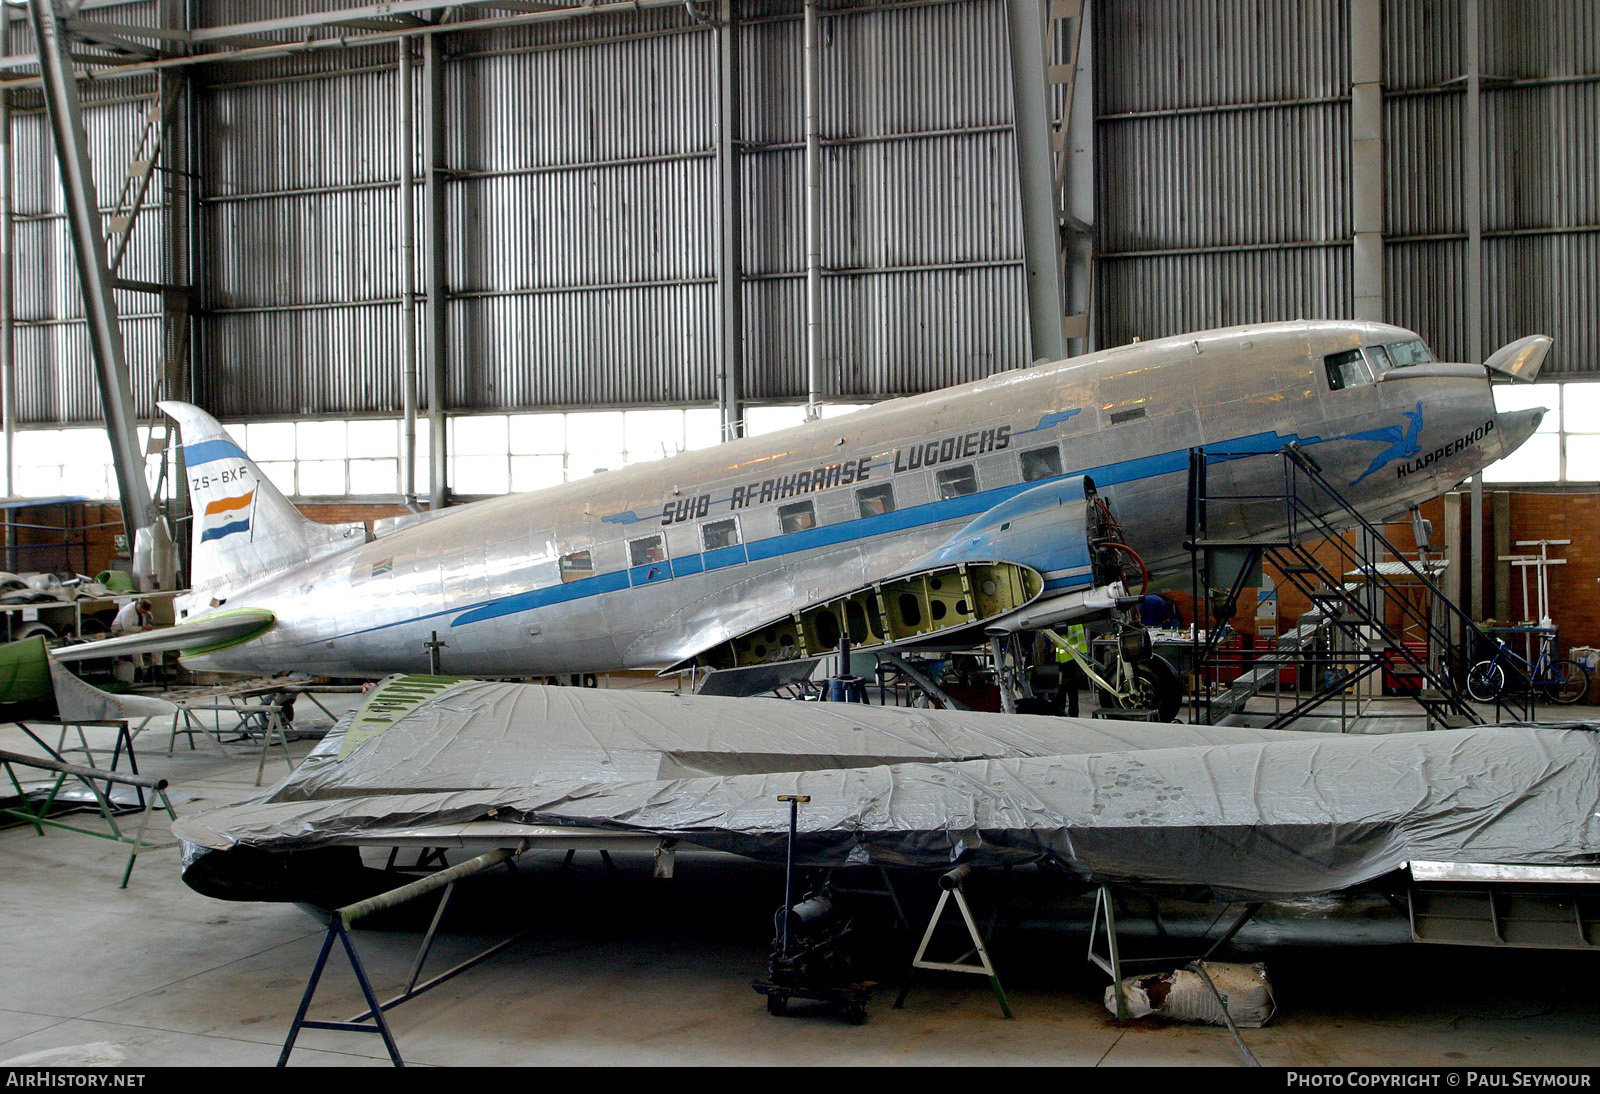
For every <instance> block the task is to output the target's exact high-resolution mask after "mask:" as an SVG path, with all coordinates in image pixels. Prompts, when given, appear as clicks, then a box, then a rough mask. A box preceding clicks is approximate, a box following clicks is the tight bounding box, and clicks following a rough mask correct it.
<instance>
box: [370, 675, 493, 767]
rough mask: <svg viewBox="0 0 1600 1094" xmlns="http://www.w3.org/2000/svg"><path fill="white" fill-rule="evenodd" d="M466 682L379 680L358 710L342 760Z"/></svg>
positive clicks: (453, 679)
mask: <svg viewBox="0 0 1600 1094" xmlns="http://www.w3.org/2000/svg"><path fill="white" fill-rule="evenodd" d="M465 683H470V681H468V680H464V679H462V678H461V677H459V676H389V677H385V678H384V679H382V680H380V681H378V685H377V687H375V688H373V689H372V690H371V691H369V692H367V696H366V698H365V699H363V700H361V705H360V706H359V707H357V708H356V712H355V717H353V718H352V719H351V720H350V728H349V729H347V730H345V733H344V743H343V744H341V745H340V746H339V758H340V759H341V760H342V759H344V758H345V757H346V756H348V755H350V753H351V752H352V751H353V750H355V749H356V748H358V747H360V746H361V745H362V744H364V743H366V742H367V741H370V740H372V739H373V738H374V737H376V736H378V735H379V734H380V733H382V732H383V731H384V730H386V729H388V728H389V727H390V726H392V725H393V724H394V723H395V722H397V721H398V720H400V719H401V718H403V717H405V716H406V715H407V714H410V713H411V712H412V711H413V710H416V709H417V708H418V707H419V706H421V705H422V704H423V703H426V702H427V701H428V700H429V699H437V698H438V697H439V696H441V695H443V694H444V693H445V692H447V691H449V690H451V689H452V688H454V687H456V686H458V685H460V684H465Z"/></svg>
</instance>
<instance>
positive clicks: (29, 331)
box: [10, 3, 168, 423]
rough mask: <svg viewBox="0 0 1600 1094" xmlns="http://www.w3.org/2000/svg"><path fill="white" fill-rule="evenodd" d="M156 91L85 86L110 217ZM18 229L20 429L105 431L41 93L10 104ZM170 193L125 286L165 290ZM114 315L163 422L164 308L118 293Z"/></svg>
mask: <svg viewBox="0 0 1600 1094" xmlns="http://www.w3.org/2000/svg"><path fill="white" fill-rule="evenodd" d="M102 18H104V20H105V21H106V22H114V23H122V24H142V25H149V24H150V23H151V22H153V20H154V18H155V5H154V4H152V3H137V4H127V5H123V6H119V7H115V8H107V9H104V12H103V15H102ZM10 47H11V48H10V52H11V53H14V54H24V53H33V52H34V51H35V46H34V41H33V34H32V29H31V27H30V26H29V24H28V22H27V20H26V19H25V18H24V19H20V20H17V21H14V22H13V23H12V25H11V42H10ZM155 93H156V81H155V79H154V78H153V77H149V78H138V79H132V80H119V81H110V82H106V83H101V84H94V83H90V84H84V85H81V86H80V90H79V94H80V98H81V100H82V106H83V116H84V128H85V129H86V130H87V133H88V139H89V146H90V149H91V154H92V158H93V161H94V183H95V189H96V192H97V193H98V195H99V198H100V202H101V206H102V208H104V209H109V208H110V207H111V206H112V204H113V203H114V202H115V201H116V200H117V197H118V195H119V193H120V192H121V189H122V183H123V176H124V175H125V173H126V170H127V165H128V161H129V160H130V159H132V158H133V153H134V149H135V145H136V142H137V141H138V139H139V136H140V133H141V130H142V127H143V122H144V112H145V111H146V110H147V109H148V107H149V105H150V101H151V99H150V97H151V96H153V95H154V94H155ZM11 151H12V161H13V162H12V186H13V198H12V201H13V206H12V211H11V212H12V230H13V233H14V236H13V246H14V247H15V260H14V261H15V275H14V276H15V283H14V287H13V295H12V300H13V305H12V306H13V314H14V316H15V322H16V335H15V342H14V347H15V349H14V353H15V358H16V370H17V402H18V406H17V407H16V408H15V416H16V420H17V421H18V422H20V423H35V422H40V423H66V422H85V421H87V422H97V421H100V420H101V409H100V392H99V388H98V386H97V385H96V382H95V370H94V360H93V357H92V355H91V353H90V349H89V336H88V327H87V324H86V322H85V320H84V307H83V294H82V291H81V289H80V288H79V283H78V275H77V267H76V265H75V264H74V259H73V253H72V236H71V232H70V230H69V227H68V225H67V221H66V215H65V201H64V199H63V197H62V193H61V185H60V179H59V175H58V173H57V170H56V161H55V150H54V147H53V145H52V143H51V137H50V125H49V122H48V120H47V119H46V117H45V114H44V100H43V97H42V96H41V94H40V93H39V92H38V91H32V92H19V93H15V94H14V95H13V100H12V112H11ZM163 194H164V185H163V180H162V178H161V177H160V176H159V175H158V176H157V177H156V178H155V180H154V181H153V182H152V184H151V187H150V192H149V196H148V197H147V199H146V205H147V212H146V213H145V214H144V215H143V216H141V217H140V219H139V221H138V222H137V224H136V227H135V230H134V233H133V237H132V239H131V240H130V241H129V244H128V248H127V252H126V254H125V255H124V257H123V260H122V264H121V266H120V268H119V270H118V273H119V275H120V276H122V277H124V278H129V279H132V280H139V281H151V282H153V281H158V280H160V279H161V276H162V272H163V268H162V267H163V249H162V248H163V244H164V240H165V239H166V238H167V227H168V226H167V221H166V218H165V216H164V214H163V211H162V208H161V206H162V203H163ZM114 295H115V296H116V301H117V308H118V311H119V313H120V315H121V317H122V334H123V339H124V342H125V343H126V347H127V356H128V363H129V367H130V369H131V371H132V373H133V377H132V378H133V390H134V396H135V401H136V403H137V407H138V412H139V414H140V415H142V416H150V415H154V414H155V413H156V409H155V401H156V399H157V398H158V397H159V394H158V384H159V380H160V375H161V364H160V362H161V305H160V300H159V298H157V297H155V296H152V295H150V294H147V293H138V292H128V291H123V290H118V291H117V292H116V293H115V294H114Z"/></svg>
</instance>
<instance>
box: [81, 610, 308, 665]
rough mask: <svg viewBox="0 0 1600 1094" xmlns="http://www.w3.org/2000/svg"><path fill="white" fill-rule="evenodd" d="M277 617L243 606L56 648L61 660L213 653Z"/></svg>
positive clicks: (261, 631) (247, 637) (249, 636)
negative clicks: (167, 653)
mask: <svg viewBox="0 0 1600 1094" xmlns="http://www.w3.org/2000/svg"><path fill="white" fill-rule="evenodd" d="M276 619H277V617H276V616H275V615H273V614H272V613H271V612H269V611H267V610H266V609H265V608H239V609H237V610H235V611H229V612H218V613H217V614H216V615H208V616H204V617H202V618H200V619H196V620H194V621H193V622H188V623H180V624H179V625H178V626H176V627H165V628H162V629H161V630H154V631H141V632H140V633H138V634H125V635H122V636H121V637H118V638H106V639H102V640H101V641H99V642H84V643H81V644H79V645H76V646H63V647H62V648H61V649H59V650H55V651H54V656H55V659H56V660H57V661H61V662H69V661H88V660H90V659H92V658H97V657H131V656H132V655H133V654H136V653H166V652H168V651H169V650H177V651H178V652H179V653H182V654H194V653H209V652H211V651H212V650H215V649H220V648H221V647H223V646H236V645H238V644H239V643H241V642H247V641H249V640H250V639H252V638H255V637H256V636H258V635H261V634H265V633H266V632H267V631H268V630H269V629H271V627H272V624H273V623H274V622H275V621H276Z"/></svg>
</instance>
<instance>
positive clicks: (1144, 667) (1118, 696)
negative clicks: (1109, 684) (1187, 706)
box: [1095, 656, 1183, 722]
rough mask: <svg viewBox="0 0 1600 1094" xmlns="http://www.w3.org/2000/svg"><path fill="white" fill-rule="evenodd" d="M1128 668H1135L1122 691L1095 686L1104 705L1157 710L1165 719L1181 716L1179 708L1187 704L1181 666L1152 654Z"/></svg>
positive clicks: (1158, 715)
mask: <svg viewBox="0 0 1600 1094" xmlns="http://www.w3.org/2000/svg"><path fill="white" fill-rule="evenodd" d="M1127 671H1129V672H1131V674H1132V679H1131V681H1129V682H1128V683H1127V686H1126V687H1124V688H1123V689H1122V690H1121V691H1118V692H1112V691H1107V690H1106V689H1105V688H1101V687H1097V688H1096V689H1095V690H1096V692H1097V693H1098V694H1099V696H1100V705H1101V706H1103V707H1115V708H1117V709H1119V710H1151V711H1155V713H1156V716H1157V720H1159V721H1162V722H1170V721H1172V720H1173V719H1174V718H1176V717H1177V716H1178V709H1179V708H1180V707H1181V706H1182V705H1183V681H1182V679H1181V678H1180V677H1179V676H1178V670H1177V669H1175V668H1173V667H1172V666H1171V665H1170V664H1168V663H1167V661H1166V660H1165V659H1164V658H1160V657H1155V656H1152V657H1149V658H1147V659H1145V660H1143V661H1136V662H1134V663H1133V664H1132V666H1131V668H1130V669H1128V670H1127Z"/></svg>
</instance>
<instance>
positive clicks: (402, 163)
mask: <svg viewBox="0 0 1600 1094" xmlns="http://www.w3.org/2000/svg"><path fill="white" fill-rule="evenodd" d="M396 49H397V52H398V53H399V55H400V56H399V61H398V66H397V69H396V72H395V98H396V100H397V101H396V103H395V106H396V111H395V113H396V115H397V117H398V125H399V134H398V137H399V140H398V141H397V142H396V144H397V145H398V147H397V148H396V150H395V158H396V159H397V160H398V161H399V162H398V165H397V167H398V171H399V176H400V195H399V196H400V200H399V204H398V208H397V209H396V214H395V215H396V216H398V217H399V218H400V345H401V347H402V349H401V361H400V406H401V411H402V414H403V419H404V422H403V427H402V430H401V440H400V494H401V496H402V497H403V498H404V500H405V503H406V505H408V506H412V507H414V506H415V505H416V501H417V266H416V263H417V236H416V212H417V206H416V185H415V177H414V176H415V169H414V156H415V151H416V119H415V117H414V113H413V111H412V107H411V39H409V38H402V39H400V40H399V42H398V43H397V44H396Z"/></svg>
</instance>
